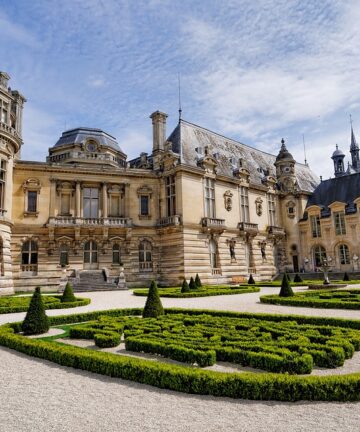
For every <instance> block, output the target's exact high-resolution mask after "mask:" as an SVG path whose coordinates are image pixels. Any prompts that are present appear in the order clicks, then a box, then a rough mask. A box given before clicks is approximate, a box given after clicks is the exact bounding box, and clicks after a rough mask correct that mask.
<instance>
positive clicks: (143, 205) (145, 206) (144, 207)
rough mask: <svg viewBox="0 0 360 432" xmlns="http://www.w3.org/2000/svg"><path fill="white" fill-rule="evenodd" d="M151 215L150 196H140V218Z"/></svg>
mask: <svg viewBox="0 0 360 432" xmlns="http://www.w3.org/2000/svg"><path fill="white" fill-rule="evenodd" d="M148 215H149V196H148V195H140V216H148Z"/></svg>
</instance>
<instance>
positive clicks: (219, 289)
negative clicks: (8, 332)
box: [133, 285, 260, 298]
mask: <svg viewBox="0 0 360 432" xmlns="http://www.w3.org/2000/svg"><path fill="white" fill-rule="evenodd" d="M158 291H159V295H160V297H169V298H188V297H208V296H218V295H231V294H249V293H253V292H259V291H260V288H258V287H254V286H247V285H245V286H241V287H239V286H230V285H218V286H216V285H214V286H210V285H208V286H206V285H204V286H202V287H199V288H196V289H192V290H189V291H185V292H184V291H182V288H181V287H174V288H159V290H158ZM133 294H134V295H136V296H147V294H148V290H147V289H137V290H134V291H133Z"/></svg>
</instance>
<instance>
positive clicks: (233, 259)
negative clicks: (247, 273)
mask: <svg viewBox="0 0 360 432" xmlns="http://www.w3.org/2000/svg"><path fill="white" fill-rule="evenodd" d="M226 243H227V245H228V246H229V252H230V259H231V262H236V256H235V245H236V240H235V239H228V240H226Z"/></svg>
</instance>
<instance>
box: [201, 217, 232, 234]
mask: <svg viewBox="0 0 360 432" xmlns="http://www.w3.org/2000/svg"><path fill="white" fill-rule="evenodd" d="M201 226H202V227H203V228H205V229H207V230H213V231H224V229H225V228H226V227H225V219H216V218H210V217H203V218H202V219H201Z"/></svg>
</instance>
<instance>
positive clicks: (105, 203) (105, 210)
mask: <svg viewBox="0 0 360 432" xmlns="http://www.w3.org/2000/svg"><path fill="white" fill-rule="evenodd" d="M102 216H103V218H107V217H108V195H107V183H105V182H104V183H103V184H102Z"/></svg>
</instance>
